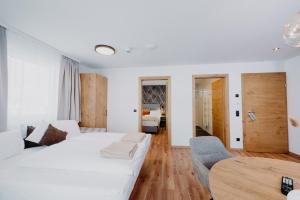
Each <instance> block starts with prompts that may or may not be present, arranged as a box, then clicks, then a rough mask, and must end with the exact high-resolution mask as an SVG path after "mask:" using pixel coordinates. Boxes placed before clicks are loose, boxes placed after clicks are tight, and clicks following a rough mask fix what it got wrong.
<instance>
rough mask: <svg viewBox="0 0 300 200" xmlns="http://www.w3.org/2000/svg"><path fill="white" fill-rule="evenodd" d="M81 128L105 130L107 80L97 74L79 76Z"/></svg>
mask: <svg viewBox="0 0 300 200" xmlns="http://www.w3.org/2000/svg"><path fill="white" fill-rule="evenodd" d="M80 80H81V122H80V126H81V127H89V128H106V120H107V119H106V112H107V111H106V110H107V106H106V105H107V79H106V78H105V77H103V76H100V75H98V74H80Z"/></svg>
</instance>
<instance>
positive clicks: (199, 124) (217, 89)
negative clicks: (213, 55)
mask: <svg viewBox="0 0 300 200" xmlns="http://www.w3.org/2000/svg"><path fill="white" fill-rule="evenodd" d="M228 114H229V113H228V76H227V75H196V76H193V136H194V137H200V136H216V137H218V138H219V139H220V140H221V141H222V142H223V144H224V145H225V146H226V147H229V146H230V144H229V127H228V124H229V116H228Z"/></svg>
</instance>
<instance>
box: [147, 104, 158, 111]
mask: <svg viewBox="0 0 300 200" xmlns="http://www.w3.org/2000/svg"><path fill="white" fill-rule="evenodd" d="M143 108H147V109H150V110H160V105H159V104H143Z"/></svg>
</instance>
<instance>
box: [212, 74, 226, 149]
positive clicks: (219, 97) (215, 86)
mask: <svg viewBox="0 0 300 200" xmlns="http://www.w3.org/2000/svg"><path fill="white" fill-rule="evenodd" d="M211 89H212V124H213V135H214V136H216V137H218V138H219V139H220V140H221V141H222V142H223V144H224V145H226V137H225V100H224V99H225V98H224V97H225V94H224V93H225V82H224V78H220V79H218V80H216V81H214V82H212V85H211Z"/></svg>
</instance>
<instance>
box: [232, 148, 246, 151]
mask: <svg viewBox="0 0 300 200" xmlns="http://www.w3.org/2000/svg"><path fill="white" fill-rule="evenodd" d="M229 151H244V149H242V148H230V149H229Z"/></svg>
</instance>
